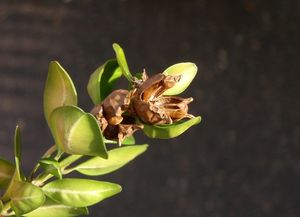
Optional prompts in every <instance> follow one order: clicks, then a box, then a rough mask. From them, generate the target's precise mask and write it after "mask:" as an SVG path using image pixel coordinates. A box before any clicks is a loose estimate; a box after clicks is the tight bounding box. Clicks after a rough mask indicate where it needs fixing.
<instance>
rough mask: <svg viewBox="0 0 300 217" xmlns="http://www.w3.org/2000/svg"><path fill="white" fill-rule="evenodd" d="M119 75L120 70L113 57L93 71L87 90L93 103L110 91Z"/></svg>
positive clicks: (100, 99)
mask: <svg viewBox="0 0 300 217" xmlns="http://www.w3.org/2000/svg"><path fill="white" fill-rule="evenodd" d="M121 76H122V71H121V69H120V67H119V65H118V62H117V60H115V59H111V60H108V61H107V62H105V63H104V64H103V65H102V66H100V67H99V68H97V69H96V70H95V71H94V72H93V74H92V75H91V76H90V80H89V82H88V86H87V90H88V93H89V95H90V97H91V99H92V101H93V103H94V104H95V105H97V104H99V103H100V102H101V101H103V100H104V99H105V97H106V96H108V95H109V94H110V93H111V92H112V90H113V87H114V85H115V83H116V81H117V79H118V78H120V77H121Z"/></svg>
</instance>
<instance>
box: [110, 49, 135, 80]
mask: <svg viewBox="0 0 300 217" xmlns="http://www.w3.org/2000/svg"><path fill="white" fill-rule="evenodd" d="M113 49H114V51H115V53H116V57H117V61H118V63H119V66H120V68H121V70H122V73H123V75H124V76H125V77H126V78H127V80H128V81H130V82H131V81H132V80H133V78H132V75H131V73H130V71H129V68H128V65H127V61H126V57H125V54H124V51H123V49H122V48H121V47H120V45H118V44H117V43H114V44H113Z"/></svg>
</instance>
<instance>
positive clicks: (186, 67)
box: [163, 62, 197, 95]
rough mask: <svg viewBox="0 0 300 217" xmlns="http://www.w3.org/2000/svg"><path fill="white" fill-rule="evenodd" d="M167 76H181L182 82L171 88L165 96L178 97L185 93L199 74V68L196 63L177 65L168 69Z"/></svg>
mask: <svg viewBox="0 0 300 217" xmlns="http://www.w3.org/2000/svg"><path fill="white" fill-rule="evenodd" d="M163 74H165V75H181V79H180V81H179V82H178V83H177V84H175V86H174V87H172V88H170V89H169V90H167V91H166V92H164V95H178V94H180V93H182V92H183V91H185V90H186V89H187V87H188V86H189V85H190V83H191V82H192V80H193V79H194V78H195V76H196V74H197V66H196V65H195V64H194V63H190V62H185V63H177V64H175V65H172V66H170V67H169V68H167V69H166V70H165V71H164V72H163Z"/></svg>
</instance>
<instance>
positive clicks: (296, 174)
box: [0, 0, 300, 217]
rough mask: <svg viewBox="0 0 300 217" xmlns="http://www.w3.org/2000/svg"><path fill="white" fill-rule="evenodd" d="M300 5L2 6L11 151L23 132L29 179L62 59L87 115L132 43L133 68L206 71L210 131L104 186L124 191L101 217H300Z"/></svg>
mask: <svg viewBox="0 0 300 217" xmlns="http://www.w3.org/2000/svg"><path fill="white" fill-rule="evenodd" d="M299 21H300V1H298V0H294V1H293V0H285V1H280V0H273V1H267V0H265V1H259V0H240V1H234V0H214V1H213V0H187V1H171V0H170V1H164V0H161V1H157V0H151V1H150V0H144V1H137V0H118V1H117V0H101V1H96V0H94V1H92V0H73V1H71V0H69V1H67V0H66V1H58V0H48V1H38V0H36V1H13V0H10V1H5V0H0V120H1V121H0V123H1V125H0V154H1V156H5V157H6V158H9V159H12V138H13V132H14V128H15V124H16V123H19V124H20V125H21V127H22V132H23V133H22V135H23V138H22V140H23V167H24V169H25V171H29V169H30V168H32V167H33V165H34V164H35V163H36V161H37V160H38V158H39V156H40V155H41V154H42V153H43V152H44V151H45V150H46V149H47V147H49V145H51V144H52V143H53V140H52V138H51V135H50V133H49V130H48V128H47V126H46V123H45V120H44V116H43V110H42V94H43V87H44V82H45V79H46V76H47V68H48V63H49V61H50V60H54V59H56V60H58V61H59V62H60V63H61V64H62V65H63V66H64V68H65V69H66V70H67V71H68V72H69V74H70V75H71V77H72V78H73V81H74V83H75V85H76V86H77V90H78V93H79V100H80V106H82V107H83V108H84V109H87V110H88V109H90V108H91V106H92V103H91V100H90V99H89V97H88V95H87V92H86V84H87V81H88V78H89V75H90V73H91V72H93V70H94V69H95V68H96V67H97V66H99V65H100V64H102V63H103V62H104V61H105V60H107V59H109V58H111V57H114V53H113V50H112V47H111V44H112V43H113V42H118V43H120V44H121V45H122V46H123V48H124V50H125V52H126V54H127V58H128V62H129V66H130V68H131V69H132V71H141V70H142V69H143V68H146V69H147V70H148V72H149V73H150V74H151V73H155V72H161V71H162V70H163V69H165V68H167V67H168V66H170V65H172V64H174V63H177V62H184V61H191V62H195V63H196V64H197V65H198V68H199V72H198V76H197V77H196V79H195V80H194V81H193V83H192V85H191V86H190V89H189V90H188V91H186V93H185V94H184V95H186V96H193V97H194V99H195V102H194V103H193V104H192V106H191V112H192V113H193V114H200V115H201V116H202V117H203V122H202V124H201V125H198V126H196V127H193V128H192V129H191V130H189V132H187V133H185V134H184V135H182V136H180V137H178V138H175V139H172V140H148V139H146V138H145V137H144V136H142V135H139V141H140V142H147V143H149V144H151V146H150V148H149V150H148V151H147V152H146V153H145V154H144V155H142V156H141V157H139V158H138V159H136V161H135V162H133V163H130V164H129V165H127V166H126V167H125V168H123V169H121V170H120V171H117V172H116V173H114V174H112V175H108V176H104V177H103V178H102V179H104V180H108V181H113V182H117V183H120V184H121V185H122V186H123V192H122V193H121V194H119V195H117V196H116V197H113V198H110V199H108V200H106V201H104V202H103V203H101V204H99V205H96V206H93V207H92V208H91V209H90V212H91V214H90V216H106V217H121V216H122V217H123V216H131V217H137V216H144V217H166V216H167V217H169V216H170V217H171V216H172V217H227V216H229V217H262V216H263V217H267V216H270V217H283V216H284V217H298V216H300V196H299V194H300V144H299V142H300V124H299V122H300V121H299V120H300V109H299V96H300V83H299V79H300V74H299V68H300V64H299V62H300V59H299V57H300V51H299V50H300V45H299V43H300V40H299V38H300V22H299Z"/></svg>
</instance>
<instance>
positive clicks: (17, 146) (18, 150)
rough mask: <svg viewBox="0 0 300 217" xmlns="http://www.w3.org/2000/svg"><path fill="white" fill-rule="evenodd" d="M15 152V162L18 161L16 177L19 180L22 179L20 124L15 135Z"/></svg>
mask: <svg viewBox="0 0 300 217" xmlns="http://www.w3.org/2000/svg"><path fill="white" fill-rule="evenodd" d="M14 152H15V163H16V178H17V180H18V181H22V176H21V172H20V162H21V133H20V128H19V126H16V130H15V137H14Z"/></svg>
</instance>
